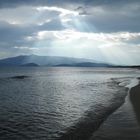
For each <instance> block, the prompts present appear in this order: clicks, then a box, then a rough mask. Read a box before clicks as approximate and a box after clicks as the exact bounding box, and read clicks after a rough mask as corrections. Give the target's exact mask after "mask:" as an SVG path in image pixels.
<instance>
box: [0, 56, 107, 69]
mask: <svg viewBox="0 0 140 140" xmlns="http://www.w3.org/2000/svg"><path fill="white" fill-rule="evenodd" d="M31 65H32V66H39V65H40V66H83V67H84V66H85V67H86V66H108V64H105V63H102V62H98V61H94V60H92V59H83V58H71V57H59V56H38V55H20V56H16V57H11V58H6V59H2V60H0V66H31Z"/></svg>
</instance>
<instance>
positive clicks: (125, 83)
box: [119, 78, 139, 89]
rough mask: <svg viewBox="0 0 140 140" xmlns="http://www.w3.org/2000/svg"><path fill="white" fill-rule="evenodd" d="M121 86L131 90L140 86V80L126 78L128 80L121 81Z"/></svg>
mask: <svg viewBox="0 0 140 140" xmlns="http://www.w3.org/2000/svg"><path fill="white" fill-rule="evenodd" d="M119 82H120V83H119V86H124V87H127V88H129V89H131V88H132V87H135V86H136V85H138V84H139V80H138V79H137V78H133V79H132V78H126V79H119Z"/></svg>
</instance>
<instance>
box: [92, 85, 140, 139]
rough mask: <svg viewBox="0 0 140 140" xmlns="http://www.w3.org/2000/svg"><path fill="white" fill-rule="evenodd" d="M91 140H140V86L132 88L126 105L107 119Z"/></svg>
mask: <svg viewBox="0 0 140 140" xmlns="http://www.w3.org/2000/svg"><path fill="white" fill-rule="evenodd" d="M90 140H140V84H138V85H137V86H134V87H132V88H130V90H129V93H128V96H127V97H126V99H125V103H124V104H123V105H122V106H121V107H120V108H119V109H118V110H116V111H115V112H114V113H113V114H111V115H110V116H109V117H108V118H107V120H106V121H105V122H104V123H103V124H102V125H101V126H100V128H99V129H98V130H97V131H96V132H95V133H94V134H93V136H92V138H91V139H90Z"/></svg>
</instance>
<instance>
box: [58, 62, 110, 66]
mask: <svg viewBox="0 0 140 140" xmlns="http://www.w3.org/2000/svg"><path fill="white" fill-rule="evenodd" d="M56 66H57V67H63V66H64V67H112V65H109V64H106V63H92V62H83V63H75V64H61V65H56Z"/></svg>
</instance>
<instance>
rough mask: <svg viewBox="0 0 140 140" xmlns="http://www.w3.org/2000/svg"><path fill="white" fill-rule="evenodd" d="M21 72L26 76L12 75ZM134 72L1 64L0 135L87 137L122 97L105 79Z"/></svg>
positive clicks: (123, 93)
mask: <svg viewBox="0 0 140 140" xmlns="http://www.w3.org/2000/svg"><path fill="white" fill-rule="evenodd" d="M20 75H25V76H27V77H25V78H23V79H20V78H19V79H18V78H12V77H14V76H20ZM138 75H139V71H138V70H131V69H116V70H114V69H103V68H102V69H101V68H99V69H95V68H45V67H42V68H40V67H38V68H1V69H0V139H10V140H11V139H19V140H22V139H41V140H46V139H47V140H53V139H57V138H60V139H70V137H71V140H78V139H79V140H82V139H84V140H86V139H88V138H89V137H90V136H91V135H92V134H93V132H94V131H95V130H96V129H97V128H98V127H99V126H100V124H101V123H102V122H103V121H104V119H106V118H107V117H108V115H109V114H111V113H112V112H113V111H114V110H115V109H117V108H118V107H119V106H120V105H121V104H122V103H123V102H124V99H125V96H126V95H127V89H126V88H124V87H120V86H118V84H116V82H114V81H112V80H111V79H110V78H120V77H137V76H138ZM130 79H131V78H130ZM124 119H125V118H124ZM81 128H83V129H81Z"/></svg>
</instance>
